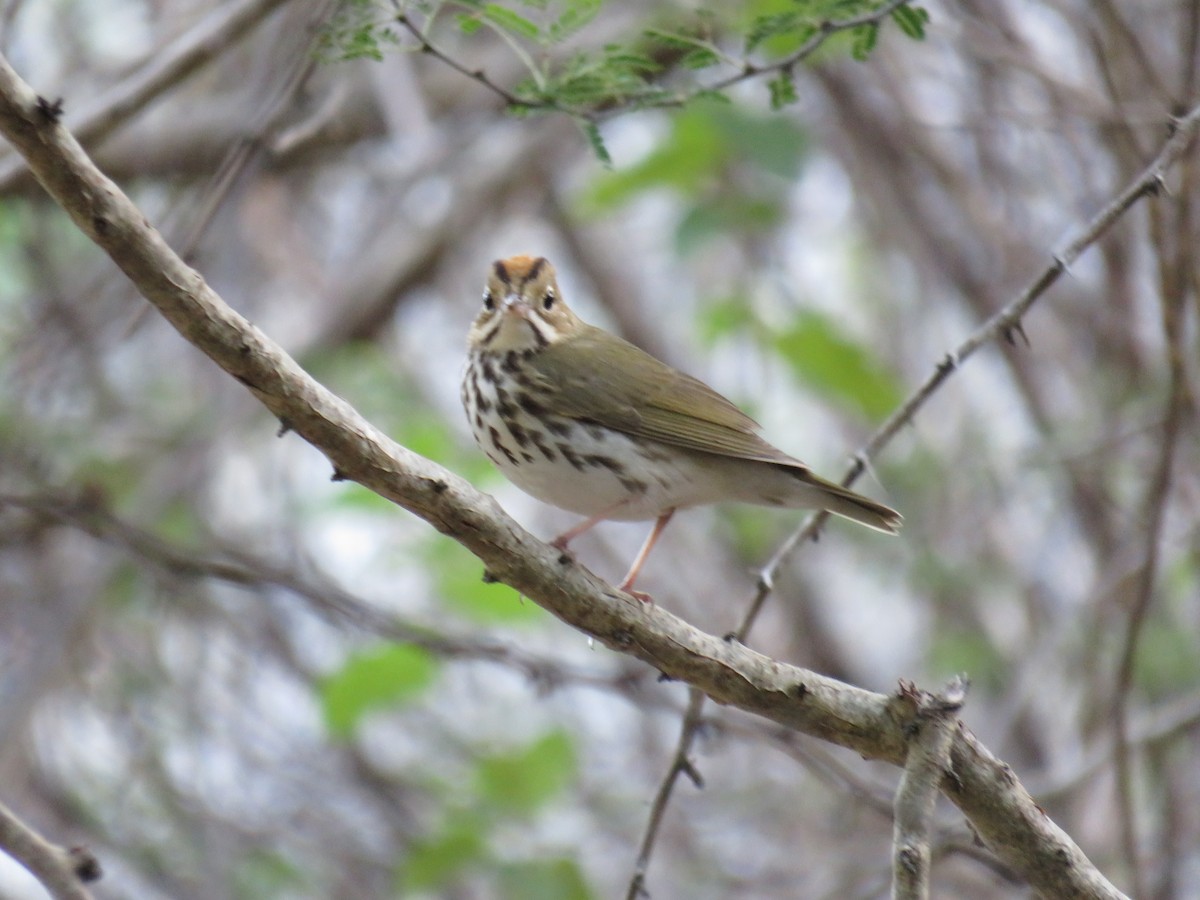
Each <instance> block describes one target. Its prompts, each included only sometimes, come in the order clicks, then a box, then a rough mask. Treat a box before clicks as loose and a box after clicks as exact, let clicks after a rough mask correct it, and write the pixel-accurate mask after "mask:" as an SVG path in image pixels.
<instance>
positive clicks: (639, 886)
mask: <svg viewBox="0 0 1200 900" xmlns="http://www.w3.org/2000/svg"><path fill="white" fill-rule="evenodd" d="M703 707H704V694H703V693H702V692H701V691H698V690H696V689H695V688H692V689H691V691H689V692H688V706H687V710H686V712H685V713H684V715H683V725H682V728H683V732H682V733H681V734H680V735H679V743H678V746H677V749H676V751H675V758H674V759H673V760H671V768H670V769H669V770H668V771H667V775H666V777H665V778H664V779H663V781H662V784H660V785H659V787H658V792H657V793H656V794H655V796H654V802H653V803H651V804H650V818H649V820H648V821H647V823H646V833H645V834H644V835H643V836H642V845H641V847H640V848H639V849H638V856H637V862H636V863H635V864H634V867H633V877H632V878H630V879H629V890H627V891H626V892H625V898H626V900H638V898H640V897H647V896H649V893H648V892H647V891H646V869H647V868H648V867H649V865H650V857H651V856H652V855H653V854H654V845H655V843H656V842H657V840H658V832H659V829H660V828H661V827H662V821H663V815H664V814H665V813H666V811H667V805H668V804H669V803H670V802H671V793H672V792H673V791H674V790H675V782H677V781H678V780H679V776H680V775H687V776H688V778H689V779H690V780H691V782H692V784H694V785H695V786H696V787H698V788H699V787H704V780H703V779H702V778H701V777H700V773H699V772H698V771H696V767H695V766H694V765H692V761H691V760H690V759H689V758H688V753H689V752H690V750H691V746H692V742H693V741H694V740H695V738H696V733H697V732H698V731H699V730H700V725H701V719H700V710H701V709H702V708H703Z"/></svg>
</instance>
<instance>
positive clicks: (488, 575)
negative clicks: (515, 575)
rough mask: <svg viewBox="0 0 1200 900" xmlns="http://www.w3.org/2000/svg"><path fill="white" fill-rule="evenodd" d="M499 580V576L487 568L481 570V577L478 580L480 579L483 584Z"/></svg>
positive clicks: (494, 582)
mask: <svg viewBox="0 0 1200 900" xmlns="http://www.w3.org/2000/svg"><path fill="white" fill-rule="evenodd" d="M499 580H500V579H499V578H497V577H496V576H495V575H493V574H492V573H491V572H489V571H488V570H487V569H484V570H483V577H482V578H481V579H480V581H482V582H483V583H484V584H496V583H497V582H498V581H499Z"/></svg>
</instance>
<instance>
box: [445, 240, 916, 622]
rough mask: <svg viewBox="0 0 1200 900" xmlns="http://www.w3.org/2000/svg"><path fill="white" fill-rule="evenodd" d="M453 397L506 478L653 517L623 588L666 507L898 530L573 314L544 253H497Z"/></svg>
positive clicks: (613, 513) (720, 400) (742, 420)
mask: <svg viewBox="0 0 1200 900" xmlns="http://www.w3.org/2000/svg"><path fill="white" fill-rule="evenodd" d="M467 344H468V357H467V366H466V369H465V371H464V375H463V383H462V401H463V406H464V407H465V408H466V412H467V418H468V420H469V421H470V424H471V430H472V432H473V433H474V435H475V440H476V442H477V443H478V444H479V446H480V448H481V449H482V450H483V452H484V453H486V454H487V455H488V457H489V458H490V459H491V460H492V462H493V463H495V464H496V465H497V466H498V467H499V468H500V471H502V472H503V473H504V474H505V475H506V476H507V477H508V479H509V480H510V481H512V482H513V483H514V484H515V485H517V487H519V488H521V489H522V490H523V491H525V492H526V493H528V494H532V495H533V496H534V497H536V498H538V499H539V500H542V501H544V502H546V503H549V504H551V505H553V506H557V507H560V508H562V509H566V510H569V511H571V512H575V513H579V514H580V515H582V516H585V517H586V518H585V519H584V521H583V522H581V523H580V524H578V525H576V526H575V527H574V528H572V529H570V530H569V531H566V532H564V533H563V534H561V535H559V536H558V537H557V538H555V539H554V541H553V544H554V546H555V547H558V548H559V549H561V550H565V549H566V547H567V543H568V542H569V541H571V540H572V539H573V538H576V537H578V536H579V535H581V534H583V533H584V532H585V531H587V530H588V529H590V528H591V527H592V526H594V525H595V524H596V523H597V522H601V521H604V520H606V519H613V520H618V521H637V520H643V519H654V520H655V522H654V527H653V528H652V529H651V531H650V534H649V536H648V537H647V538H646V541H645V543H644V544H643V545H642V549H641V550H640V551H639V552H638V555H637V557H636V558H635V559H634V561H633V565H632V566H630V569H629V572H628V574H626V576H625V578H624V579H623V580H622V582H621V584H620V589H621V590H623V591H628V592H629V593H630V594H632V595H633V596H635V597H638V598H639V599H641V600H647V601H648V600H649V599H650V598H649V597H648V596H647V595H646V594H643V593H641V592H638V591H634V590H633V585H634V582H635V581H636V580H637V576H638V573H639V572H640V571H641V568H642V565H643V564H644V563H645V561H646V557H647V556H648V555H649V553H650V550H651V548H652V547H653V546H654V543H655V541H656V540H658V537H659V535H660V534H662V530H663V528H665V527H666V525H667V522H669V521H670V519H671V516H672V515H673V514H674V513H675V510H677V509H684V508H687V507H690V506H700V505H702V504H706V503H721V502H724V501H735V502H738V503H753V504H758V505H762V506H777V507H792V508H814V509H825V510H828V511H829V512H831V513H836V514H837V515H839V516H845V517H846V518H848V519H853V520H854V521H855V522H861V523H862V524H863V525H866V526H868V527H869V528H874V529H877V530H879V531H885V532H888V533H892V534H894V533H896V531H897V530H898V529H899V527H900V514H899V513H897V512H896V511H895V510H893V509H889V508H888V507H886V506H884V505H883V504H881V503H876V502H875V501H874V500H871V499H868V498H867V497H863V496H861V495H860V494H856V493H854V492H853V491H850V490H847V489H846V488H844V487H841V486H840V485H837V484H834V483H833V482H830V481H826V480H824V479H823V478H818V477H817V476H816V475H814V474H813V473H812V472H811V471H810V470H809V468H808V466H806V465H805V464H804V463H802V462H800V461H799V460H797V459H793V458H792V457H790V456H788V455H787V454H786V453H784V452H783V451H782V450H778V449H776V448H775V447H773V446H771V445H770V444H768V443H767V442H766V441H764V440H763V439H762V438H761V437H759V436H758V425H757V424H756V423H755V422H754V420H753V419H751V418H750V417H749V416H747V415H746V414H745V413H743V412H742V411H741V410H739V409H738V408H737V407H736V406H734V405H733V404H732V403H731V402H730V401H728V400H726V399H725V398H724V397H722V396H721V395H720V394H718V393H717V392H716V391H714V390H713V389H712V388H710V387H708V386H707V385H706V384H704V383H703V382H700V381H698V380H696V379H695V378H692V377H691V376H690V375H685V374H684V373H682V372H680V371H678V370H676V369H673V368H672V367H671V366H668V365H667V364H666V363H663V362H660V361H659V360H657V359H655V358H654V357H652V356H650V355H649V354H648V353H645V352H644V351H642V350H639V349H638V348H637V347H635V346H634V345H633V344H630V343H629V342H628V341H624V340H622V339H621V338H619V337H616V336H615V335H611V334H609V333H608V332H606V331H603V330H602V329H600V328H597V327H595V326H593V325H589V324H587V323H586V322H584V321H583V320H582V319H580V318H579V317H578V316H577V315H575V313H573V312H572V311H571V309H570V308H569V307H568V306H567V305H566V303H565V302H563V298H562V294H561V293H559V289H558V284H557V283H556V281H555V275H554V267H553V266H551V265H550V263H549V262H548V261H547V260H546V259H545V258H544V257H537V256H513V257H510V258H508V259H502V260H498V261H497V262H495V263H493V264H492V268H491V271H490V272H488V277H487V284H486V286H485V287H484V290H483V309H482V310H481V311H480V312H479V315H478V317H477V318H476V319H475V322H474V323H473V324H472V325H471V330H470V333H469V334H468V337H467Z"/></svg>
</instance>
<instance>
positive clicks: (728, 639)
mask: <svg viewBox="0 0 1200 900" xmlns="http://www.w3.org/2000/svg"><path fill="white" fill-rule="evenodd" d="M737 639H738V636H737V632H736V631H727V632H725V633H724V634H723V635H721V640H723V641H724V642H725V643H727V644H732V643H733V642H734V641H736V640H737Z"/></svg>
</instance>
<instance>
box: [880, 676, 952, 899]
mask: <svg viewBox="0 0 1200 900" xmlns="http://www.w3.org/2000/svg"><path fill="white" fill-rule="evenodd" d="M905 689H906V686H904V685H901V690H902V691H903V690H905ZM907 689H908V690H910V691H911V692H912V694H913V697H914V700H915V702H916V704H917V715H916V720H915V721H914V723H913V725H912V743H911V744H910V745H909V748H908V759H907V760H905V762H904V776H903V777H902V778H901V779H900V785H899V787H897V788H896V801H895V805H894V808H895V817H894V819H893V824H892V896H893V897H894V898H896V900H921V898H926V897H928V896H929V869H930V863H931V862H932V860H933V847H932V840H931V836H932V835H931V833H932V830H933V811H934V808H935V807H936V805H937V798H938V789H939V787H940V785H941V783H942V780H943V779H944V778H951V779H952V778H953V777H954V773H953V772H952V771H950V769H949V766H950V747H951V746H952V744H953V743H954V732H955V730H956V728H957V725H958V716H957V713H958V710H959V709H961V708H962V703H963V698H964V697H965V696H966V692H967V683H966V680H965V679H964V678H962V677H961V676H958V677H956V678H954V679H953V680H952V681H951V682H950V683H949V684H947V685H946V687H945V688H944V689H943V690H942V692H941V693H940V694H936V695H933V694H927V693H925V692H923V691H919V690H917V689H916V688H913V687H911V686H909V687H908V688H907Z"/></svg>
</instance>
